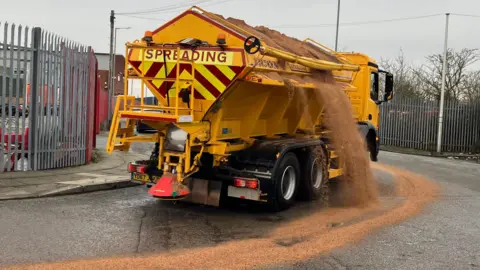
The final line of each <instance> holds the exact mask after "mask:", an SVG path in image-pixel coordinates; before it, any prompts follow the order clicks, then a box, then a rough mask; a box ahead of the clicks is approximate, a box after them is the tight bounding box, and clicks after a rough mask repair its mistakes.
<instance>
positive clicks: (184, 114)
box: [107, 44, 195, 154]
mask: <svg viewBox="0 0 480 270" xmlns="http://www.w3.org/2000/svg"><path fill="white" fill-rule="evenodd" d="M132 48H141V49H143V51H142V55H144V54H143V53H144V50H145V49H146V48H152V47H151V46H149V47H147V46H142V45H138V44H135V45H133V44H127V50H126V55H128V52H129V49H132ZM162 49H163V50H166V48H165V47H164V46H162ZM177 53H178V54H177V55H180V47H177ZM181 64H189V65H190V67H191V70H192V72H191V77H190V78H185V79H181V78H180V65H181ZM142 65H144V61H143V62H142ZM175 65H176V76H175V78H152V77H147V76H146V74H145V73H146V72H145V69H144V68H143V69H142V72H141V74H138V75H136V76H135V75H133V76H130V74H129V72H128V64H126V65H125V78H124V94H123V95H121V96H117V100H116V103H115V110H114V112H113V116H112V123H111V125H112V126H113V127H114V128H113V129H110V133H109V135H108V141H107V152H108V153H110V154H111V153H112V152H113V151H114V150H120V151H128V150H129V148H130V144H131V143H132V142H151V141H152V137H156V136H157V134H154V135H152V136H150V137H149V136H136V135H135V126H136V122H137V121H148V122H149V123H153V122H156V123H158V124H157V126H158V127H160V126H165V125H168V124H170V123H178V122H193V121H194V112H195V95H194V91H195V87H194V84H195V63H194V61H193V60H187V59H180V57H177V60H176V63H175ZM166 67H167V63H166V62H165V68H166ZM129 79H140V80H142V89H141V97H140V105H138V104H136V97H135V96H131V95H130V96H129V95H128V81H129ZM145 80H151V81H160V82H161V83H167V82H173V83H174V84H175V104H174V106H173V107H172V106H163V105H145V103H144V87H145ZM181 86H182V87H181ZM183 86H187V87H183ZM146 88H147V89H149V88H148V87H146ZM181 89H188V90H189V91H190V98H189V106H188V108H184V107H181V106H180V104H179V100H180V97H179V92H180V90H181ZM149 90H150V91H155V90H152V89H149ZM168 91H170V89H167V93H168ZM169 99H170V97H169V95H168V94H167V98H166V102H167V104H169V102H170V100H169ZM122 119H125V127H122ZM154 128H155V127H154Z"/></svg>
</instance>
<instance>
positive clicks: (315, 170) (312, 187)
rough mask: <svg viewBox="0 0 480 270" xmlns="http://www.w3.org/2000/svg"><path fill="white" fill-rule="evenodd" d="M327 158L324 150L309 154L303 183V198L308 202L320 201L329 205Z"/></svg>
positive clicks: (316, 150) (313, 150)
mask: <svg viewBox="0 0 480 270" xmlns="http://www.w3.org/2000/svg"><path fill="white" fill-rule="evenodd" d="M327 166H328V165H327V156H326V154H325V151H324V150H323V149H322V148H315V149H312V151H311V152H310V153H309V154H308V156H307V159H306V160H305V163H304V165H303V168H302V169H303V170H302V171H303V172H305V175H304V177H303V181H302V193H301V194H302V197H304V198H305V199H307V200H317V199H319V200H320V201H321V202H322V204H323V205H325V206H327V205H328V199H329V186H328V184H329V183H328V167H327Z"/></svg>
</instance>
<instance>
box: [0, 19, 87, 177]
mask: <svg viewBox="0 0 480 270" xmlns="http://www.w3.org/2000/svg"><path fill="white" fill-rule="evenodd" d="M2 32H3V33H2ZM95 68H96V59H95V57H94V55H93V52H92V50H91V48H90V47H86V46H82V45H79V44H77V43H75V42H72V41H69V40H67V39H65V38H62V37H59V36H57V35H55V34H52V33H49V32H47V31H45V30H43V29H41V28H33V29H29V28H28V27H26V28H23V27H22V26H15V25H14V24H12V25H9V24H8V23H4V24H3V25H0V95H1V103H0V124H1V127H0V137H1V138H0V139H1V145H2V146H3V147H1V151H2V152H1V157H2V158H1V159H0V172H3V171H26V170H44V169H53V168H61V167H68V166H76V165H82V164H85V163H87V162H88V161H89V155H90V154H91V152H90V151H91V149H92V143H91V141H93V140H92V136H93V132H94V131H93V125H91V124H88V123H89V121H90V122H92V121H93V119H94V109H95V108H94V102H92V98H93V101H94V93H95V87H92V85H93V86H94V85H95V79H96V70H95ZM92 82H93V83H92Z"/></svg>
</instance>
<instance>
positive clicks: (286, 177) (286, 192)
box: [274, 153, 300, 210]
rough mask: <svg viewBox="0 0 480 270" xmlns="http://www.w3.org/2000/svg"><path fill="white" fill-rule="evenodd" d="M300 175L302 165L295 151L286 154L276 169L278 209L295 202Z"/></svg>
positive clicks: (276, 200) (276, 205)
mask: <svg viewBox="0 0 480 270" xmlns="http://www.w3.org/2000/svg"><path fill="white" fill-rule="evenodd" d="M299 177H300V165H299V163H298V159H297V157H296V156H295V154H293V153H288V154H286V155H285V156H284V157H283V158H282V160H281V161H280V164H279V166H278V168H277V170H276V171H275V179H274V181H275V185H274V187H275V199H274V202H275V203H274V207H275V208H276V209H277V210H284V209H287V208H289V207H290V206H292V205H293V203H294V202H295V197H296V195H297V191H298V186H299Z"/></svg>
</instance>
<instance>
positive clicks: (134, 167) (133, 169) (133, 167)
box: [128, 163, 137, 173]
mask: <svg viewBox="0 0 480 270" xmlns="http://www.w3.org/2000/svg"><path fill="white" fill-rule="evenodd" d="M136 171H137V168H136V166H135V165H134V164H132V163H128V172H129V173H132V172H136Z"/></svg>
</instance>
